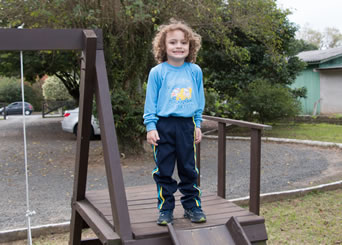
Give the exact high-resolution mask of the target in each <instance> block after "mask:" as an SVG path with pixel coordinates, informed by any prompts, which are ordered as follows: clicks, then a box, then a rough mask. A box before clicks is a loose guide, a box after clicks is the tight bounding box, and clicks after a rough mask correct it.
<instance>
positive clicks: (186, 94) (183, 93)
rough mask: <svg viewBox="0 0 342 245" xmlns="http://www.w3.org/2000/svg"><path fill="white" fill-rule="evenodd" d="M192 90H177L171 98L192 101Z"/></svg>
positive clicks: (189, 88)
mask: <svg viewBox="0 0 342 245" xmlns="http://www.w3.org/2000/svg"><path fill="white" fill-rule="evenodd" d="M191 93H192V88H191V87H188V88H175V89H174V90H173V91H172V93H171V98H175V99H176V100H177V101H179V100H182V101H183V100H187V99H188V100H190V99H191Z"/></svg>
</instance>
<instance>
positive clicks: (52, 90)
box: [42, 76, 71, 101]
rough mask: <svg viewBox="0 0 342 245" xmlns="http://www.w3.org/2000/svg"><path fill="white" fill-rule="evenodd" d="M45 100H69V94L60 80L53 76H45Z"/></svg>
mask: <svg viewBox="0 0 342 245" xmlns="http://www.w3.org/2000/svg"><path fill="white" fill-rule="evenodd" d="M42 88H43V96H44V99H45V100H55V101H56V100H70V99H71V96H70V94H69V93H68V90H67V89H66V88H65V86H64V85H63V83H62V81H61V80H60V79H59V78H58V77H55V76H52V77H48V78H46V80H45V82H44V84H43V86H42Z"/></svg>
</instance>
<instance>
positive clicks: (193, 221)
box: [184, 214, 207, 223]
mask: <svg viewBox="0 0 342 245" xmlns="http://www.w3.org/2000/svg"><path fill="white" fill-rule="evenodd" d="M184 218H186V219H189V220H190V221H191V222H192V223H204V222H206V221H207V219H206V218H203V217H202V218H201V219H199V220H193V219H191V218H190V216H189V215H188V214H184Z"/></svg>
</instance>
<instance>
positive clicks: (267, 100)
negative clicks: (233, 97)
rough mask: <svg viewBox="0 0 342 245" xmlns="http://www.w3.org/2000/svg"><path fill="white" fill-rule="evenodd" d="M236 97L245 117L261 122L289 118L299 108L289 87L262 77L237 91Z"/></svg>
mask: <svg viewBox="0 0 342 245" xmlns="http://www.w3.org/2000/svg"><path fill="white" fill-rule="evenodd" d="M238 98H239V100H240V102H241V104H242V108H241V110H242V112H243V113H244V114H245V117H247V118H248V120H253V119H257V120H258V121H260V122H262V123H265V122H270V121H275V120H279V119H284V118H290V117H293V116H296V115H298V114H299V112H300V110H301V106H300V102H299V101H298V100H297V99H296V98H294V96H293V94H292V93H291V91H290V89H289V88H287V87H284V86H281V85H280V84H271V83H269V82H268V81H266V80H262V79H258V80H255V81H253V82H252V83H250V84H249V85H248V87H247V88H246V90H245V91H240V92H239V94H238Z"/></svg>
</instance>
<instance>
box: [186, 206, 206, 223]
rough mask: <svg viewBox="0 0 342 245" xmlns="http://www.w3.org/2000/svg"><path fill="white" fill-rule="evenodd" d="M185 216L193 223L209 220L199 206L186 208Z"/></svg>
mask: <svg viewBox="0 0 342 245" xmlns="http://www.w3.org/2000/svg"><path fill="white" fill-rule="evenodd" d="M184 218H186V219H190V220H191V222H193V223H202V222H206V221H207V217H206V216H205V214H204V213H203V211H202V209H201V208H199V207H193V208H191V209H185V210H184Z"/></svg>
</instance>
